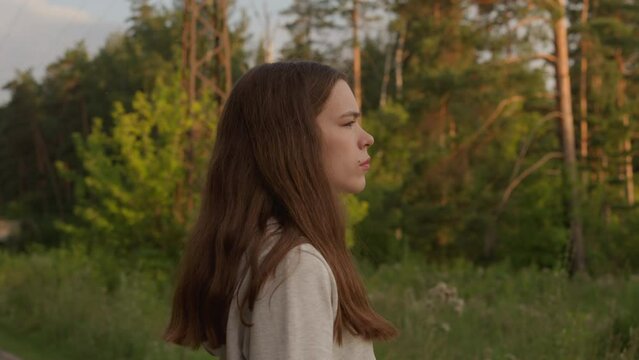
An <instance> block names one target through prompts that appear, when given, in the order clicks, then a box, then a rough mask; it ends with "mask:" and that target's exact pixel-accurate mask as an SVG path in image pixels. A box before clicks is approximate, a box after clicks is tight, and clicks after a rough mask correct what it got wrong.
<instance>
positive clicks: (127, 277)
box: [0, 246, 639, 360]
mask: <svg viewBox="0 0 639 360" xmlns="http://www.w3.org/2000/svg"><path fill="white" fill-rule="evenodd" d="M99 267H100V264H99V263H96V262H95V260H94V258H93V256H91V255H89V254H88V253H87V252H86V251H85V250H84V249H82V247H77V246H76V247H73V248H68V249H58V250H55V251H48V252H35V253H31V254H28V255H20V256H16V255H8V254H6V253H4V252H0V288H2V289H3V290H6V291H2V292H0V329H2V330H5V329H10V331H11V334H13V335H15V336H16V337H19V338H21V339H23V341H25V342H28V343H29V344H31V346H32V347H33V348H34V349H39V351H41V352H44V353H46V354H47V355H48V357H46V358H48V359H52V360H56V359H70V360H73V359H86V358H91V359H98V360H99V359H123V360H125V359H136V360H137V359H210V355H208V354H207V353H205V352H204V351H203V350H201V349H200V350H199V351H197V352H195V351H191V350H187V349H180V348H178V347H176V346H173V345H169V344H166V343H164V342H163V341H162V340H161V338H160V337H161V334H162V332H163V330H164V327H165V326H166V324H167V321H168V314H169V306H170V290H171V286H170V284H169V282H168V281H166V280H164V281H160V282H158V281H157V280H156V279H153V278H151V277H149V275H148V274H144V273H139V272H127V273H125V272H123V271H118V270H117V269H116V270H115V271H114V272H115V273H116V274H117V275H116V276H117V277H118V278H119V281H118V285H117V286H116V287H109V286H107V285H106V284H105V283H104V281H105V279H104V277H103V276H102V275H101V274H102V271H101V269H100V268H99ZM366 273H367V275H366V277H365V283H366V286H367V288H368V290H369V293H370V298H371V301H372V303H373V306H374V307H375V309H377V310H378V311H379V312H380V313H381V314H382V315H383V316H384V317H386V318H387V319H389V320H390V321H391V322H392V323H394V324H395V325H396V326H397V327H398V328H399V330H400V336H399V338H397V339H396V340H394V341H392V342H389V343H383V342H378V343H376V344H375V352H376V356H377V358H379V359H387V358H398V359H425V358H426V359H467V358H469V356H470V358H496V359H507V358H510V359H528V358H532V359H593V360H595V359H597V360H598V359H633V358H636V356H637V355H639V353H638V350H639V349H638V348H639V338H638V337H637V328H639V307H638V306H637V301H636V299H637V296H639V279H637V278H636V276H635V277H631V278H626V277H622V276H620V277H612V276H605V277H601V278H593V279H586V278H577V279H573V280H569V279H567V277H566V274H565V273H564V272H562V271H556V270H547V269H546V270H539V269H535V268H526V269H522V270H519V271H513V269H512V268H510V267H508V266H506V265H504V264H500V265H498V266H491V267H488V268H479V267H475V266H473V265H471V264H470V263H468V262H465V261H459V262H455V263H452V264H449V265H448V266H445V267H442V266H434V265H425V264H424V263H423V260H421V259H420V258H418V257H411V258H408V259H407V261H405V262H403V263H397V264H394V265H383V266H381V267H380V268H379V269H377V270H375V269H370V268H369V269H368V270H367V271H366ZM6 341H7V339H6V338H0V346H3V347H4V346H5V345H4V344H5V342H6ZM58 354H59V356H57V357H56V355H58ZM17 355H22V354H21V353H17ZM24 358H26V354H25V355H24Z"/></svg>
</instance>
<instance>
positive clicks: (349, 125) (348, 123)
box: [344, 121, 355, 127]
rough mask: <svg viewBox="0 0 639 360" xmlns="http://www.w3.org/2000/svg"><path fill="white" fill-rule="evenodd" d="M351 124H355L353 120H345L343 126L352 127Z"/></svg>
mask: <svg viewBox="0 0 639 360" xmlns="http://www.w3.org/2000/svg"><path fill="white" fill-rule="evenodd" d="M353 124H355V121H350V122H347V123H346V124H344V126H348V127H352V126H353Z"/></svg>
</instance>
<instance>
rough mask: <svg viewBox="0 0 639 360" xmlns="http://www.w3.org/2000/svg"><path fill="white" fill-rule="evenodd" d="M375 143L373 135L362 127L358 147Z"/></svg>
mask: <svg viewBox="0 0 639 360" xmlns="http://www.w3.org/2000/svg"><path fill="white" fill-rule="evenodd" d="M374 143H375V138H373V135H371V134H369V133H368V132H367V131H366V130H364V129H362V136H361V137H360V147H361V148H367V147H370V146H371V145H373V144H374Z"/></svg>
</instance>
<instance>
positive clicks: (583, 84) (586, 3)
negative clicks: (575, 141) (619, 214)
mask: <svg viewBox="0 0 639 360" xmlns="http://www.w3.org/2000/svg"><path fill="white" fill-rule="evenodd" d="M589 8H590V0H583V2H582V8H581V26H582V27H585V26H586V24H587V23H588V12H589ZM589 45H590V44H589V41H588V39H586V35H585V31H584V32H582V34H581V41H580V47H581V59H580V60H581V61H580V72H579V75H580V76H579V118H580V119H579V120H580V127H579V128H580V131H579V134H580V140H581V141H580V146H579V150H580V155H581V161H582V162H583V163H584V164H585V163H586V161H587V157H588V121H587V118H588V93H587V89H588V57H587V54H588V49H589Z"/></svg>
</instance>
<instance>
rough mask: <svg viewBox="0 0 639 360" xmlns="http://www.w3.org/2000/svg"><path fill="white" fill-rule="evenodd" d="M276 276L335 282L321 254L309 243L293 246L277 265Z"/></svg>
mask: <svg viewBox="0 0 639 360" xmlns="http://www.w3.org/2000/svg"><path fill="white" fill-rule="evenodd" d="M276 276H278V277H281V276H284V277H291V276H292V277H294V278H296V279H299V278H315V279H317V280H325V281H330V282H335V278H334V276H333V272H332V271H331V267H330V266H329V265H328V262H327V261H326V259H325V258H324V256H322V254H321V253H320V252H319V251H318V250H317V249H316V248H315V247H314V246H313V245H311V244H309V243H303V244H300V245H297V246H295V247H293V248H292V249H291V250H289V251H288V253H287V254H286V255H285V256H284V258H283V259H282V261H281V262H280V264H279V265H278V267H277V270H276Z"/></svg>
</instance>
